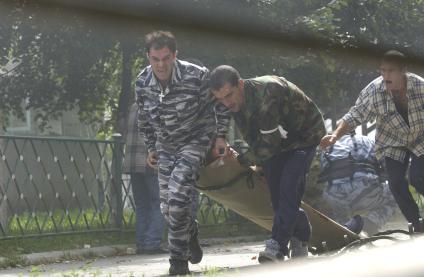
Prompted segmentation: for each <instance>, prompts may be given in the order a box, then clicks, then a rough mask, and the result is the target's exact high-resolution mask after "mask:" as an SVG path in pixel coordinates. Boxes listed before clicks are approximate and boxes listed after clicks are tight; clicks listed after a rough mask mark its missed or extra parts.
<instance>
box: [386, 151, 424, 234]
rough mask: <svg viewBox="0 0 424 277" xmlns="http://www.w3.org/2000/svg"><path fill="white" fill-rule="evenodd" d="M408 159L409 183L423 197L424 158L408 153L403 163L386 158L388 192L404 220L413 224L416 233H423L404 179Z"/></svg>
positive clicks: (415, 204)
mask: <svg viewBox="0 0 424 277" xmlns="http://www.w3.org/2000/svg"><path fill="white" fill-rule="evenodd" d="M410 158H411V164H410V167H409V181H410V182H411V185H412V186H413V187H414V188H415V190H416V191H417V192H418V193H420V194H421V195H424V156H419V157H417V156H415V155H414V154H412V153H409V154H408V155H406V157H405V160H403V162H400V161H396V160H393V159H391V158H388V157H386V158H385V162H386V169H387V176H388V179H389V186H390V190H391V192H392V194H393V196H394V198H395V200H396V202H397V204H398V206H399V208H400V210H401V211H402V214H403V215H404V216H405V218H406V220H408V222H411V223H412V224H413V226H414V228H415V230H416V231H424V230H421V228H420V226H419V218H420V213H419V209H418V205H417V203H415V200H414V199H413V198H412V195H411V192H410V191H409V183H408V181H407V179H406V170H407V168H408V165H409V159H410Z"/></svg>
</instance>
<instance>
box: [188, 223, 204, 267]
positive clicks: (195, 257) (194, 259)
mask: <svg viewBox="0 0 424 277" xmlns="http://www.w3.org/2000/svg"><path fill="white" fill-rule="evenodd" d="M188 249H189V250H190V257H189V258H188V260H189V261H190V263H192V264H198V263H200V261H201V260H202V258H203V250H202V248H201V247H200V243H199V224H198V223H197V221H195V223H194V233H193V235H192V236H191V237H190V241H189V242H188Z"/></svg>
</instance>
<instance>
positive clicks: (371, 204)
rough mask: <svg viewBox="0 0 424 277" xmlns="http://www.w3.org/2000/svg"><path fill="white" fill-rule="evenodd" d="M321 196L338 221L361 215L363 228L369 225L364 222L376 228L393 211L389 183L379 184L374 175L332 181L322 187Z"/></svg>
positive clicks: (384, 222)
mask: <svg viewBox="0 0 424 277" xmlns="http://www.w3.org/2000/svg"><path fill="white" fill-rule="evenodd" d="M323 198H324V199H325V200H326V201H327V202H328V203H329V204H330V206H331V207H332V209H333V215H332V217H333V218H334V219H335V220H336V221H338V222H340V223H342V224H343V223H345V222H346V221H347V220H348V219H349V218H350V217H352V216H353V215H356V214H359V215H361V216H362V217H363V218H364V230H365V231H368V230H367V228H368V227H371V226H367V222H368V223H369V224H370V225H372V224H374V226H375V227H377V228H378V229H380V228H381V227H383V226H384V224H386V223H387V221H388V220H389V218H390V217H391V216H393V215H394V214H395V212H396V210H397V204H396V202H395V200H394V198H393V195H392V193H391V192H390V188H389V185H388V184H387V183H383V184H381V183H380V181H379V178H378V176H376V175H374V174H361V175H360V176H355V177H354V178H353V179H352V180H350V178H343V179H338V180H335V181H333V184H332V185H328V186H327V187H326V188H325V190H324V192H323Z"/></svg>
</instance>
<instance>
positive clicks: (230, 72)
mask: <svg viewBox="0 0 424 277" xmlns="http://www.w3.org/2000/svg"><path fill="white" fill-rule="evenodd" d="M240 79H241V78H240V73H239V72H238V71H237V69H235V68H234V67H232V66H230V65H220V66H218V67H216V68H215V69H214V70H212V72H211V75H210V78H209V86H210V88H211V89H212V90H219V89H221V88H222V87H223V86H224V85H225V84H227V83H228V84H230V85H232V86H233V87H235V86H237V85H238V82H239V80H240Z"/></svg>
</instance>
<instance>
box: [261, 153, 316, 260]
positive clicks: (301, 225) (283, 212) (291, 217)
mask: <svg viewBox="0 0 424 277" xmlns="http://www.w3.org/2000/svg"><path fill="white" fill-rule="evenodd" d="M315 151H316V150H315V147H308V148H302V149H296V150H292V151H288V152H283V153H280V154H278V155H276V156H274V157H272V158H271V159H270V160H268V161H267V162H266V163H265V164H264V166H263V169H264V173H265V177H266V179H267V182H268V186H269V189H270V192H271V201H272V207H273V210H274V221H273V226H272V238H273V239H274V240H276V241H278V243H279V244H280V246H281V248H282V251H283V252H284V254H287V252H288V250H287V244H288V242H289V240H290V238H291V237H292V236H295V237H297V238H298V239H299V240H301V241H309V237H310V235H311V227H310V224H309V219H308V217H307V215H306V213H305V212H304V211H303V210H302V209H301V208H300V203H301V200H302V197H303V193H304V191H305V174H306V173H307V172H308V170H309V167H310V165H311V161H312V159H313V157H314V155H315Z"/></svg>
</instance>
